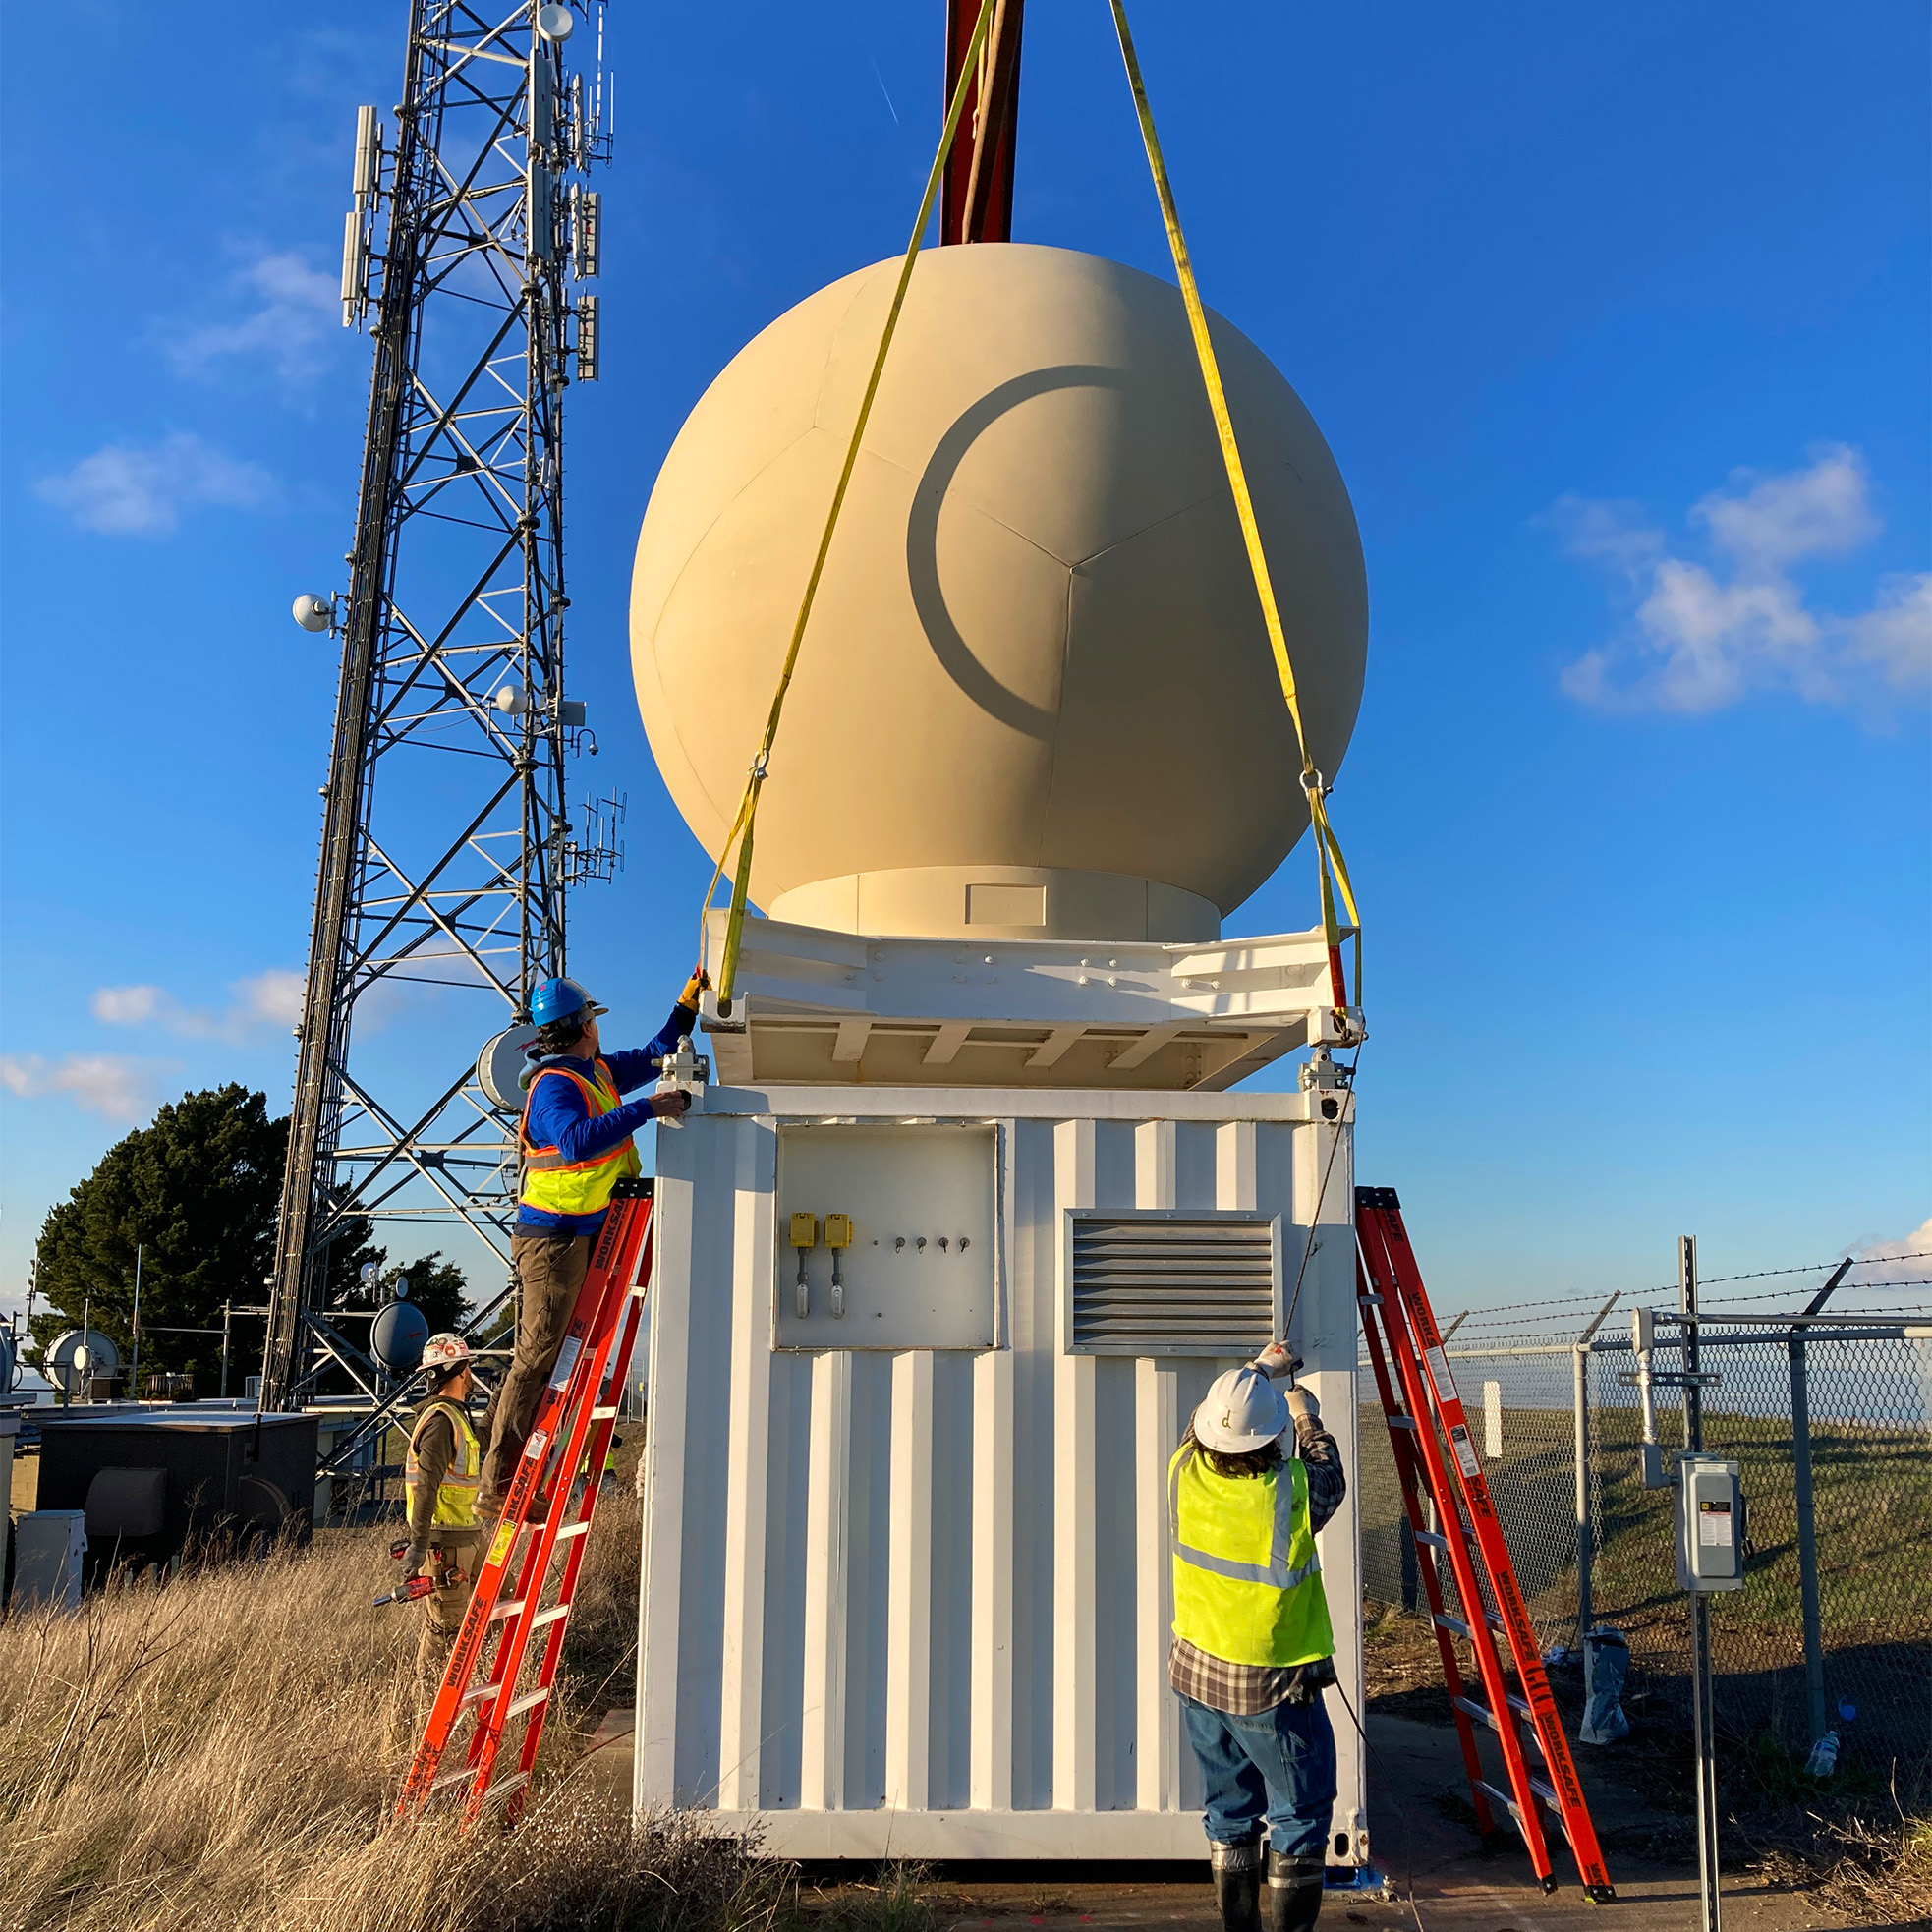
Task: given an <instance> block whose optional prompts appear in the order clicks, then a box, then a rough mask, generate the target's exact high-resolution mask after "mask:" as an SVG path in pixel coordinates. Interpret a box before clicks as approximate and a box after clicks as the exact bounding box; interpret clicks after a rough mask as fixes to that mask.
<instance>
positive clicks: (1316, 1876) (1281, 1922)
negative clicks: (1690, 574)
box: [1268, 1850, 1324, 1932]
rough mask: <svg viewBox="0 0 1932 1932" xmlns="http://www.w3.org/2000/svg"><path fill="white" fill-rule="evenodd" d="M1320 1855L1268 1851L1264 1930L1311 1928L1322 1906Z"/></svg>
mask: <svg viewBox="0 0 1932 1932" xmlns="http://www.w3.org/2000/svg"><path fill="white" fill-rule="evenodd" d="M1323 1877H1324V1868H1323V1863H1322V1860H1321V1859H1320V1858H1290V1857H1288V1856H1286V1855H1285V1854H1284V1853H1282V1852H1279V1851H1274V1850H1271V1851H1270V1852H1269V1854H1268V1932H1313V1927H1314V1924H1315V1920H1316V1918H1317V1917H1318V1916H1319V1915H1320V1913H1321V1909H1322V1883H1323Z"/></svg>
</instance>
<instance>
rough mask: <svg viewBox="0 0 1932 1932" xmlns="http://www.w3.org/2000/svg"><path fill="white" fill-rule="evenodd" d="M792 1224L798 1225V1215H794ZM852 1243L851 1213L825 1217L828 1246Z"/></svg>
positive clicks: (839, 1246) (847, 1245) (836, 1246)
mask: <svg viewBox="0 0 1932 1932" xmlns="http://www.w3.org/2000/svg"><path fill="white" fill-rule="evenodd" d="M792 1225H793V1226H794V1227H796V1226H797V1225H798V1217H797V1216H796V1215H794V1216H793V1217H792ZM851 1245H852V1217H851V1216H850V1215H827V1216H826V1217H825V1246H826V1247H828V1248H849V1247H850V1246H851Z"/></svg>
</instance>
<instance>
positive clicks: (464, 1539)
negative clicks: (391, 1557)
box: [416, 1525, 483, 1684]
mask: <svg viewBox="0 0 1932 1932" xmlns="http://www.w3.org/2000/svg"><path fill="white" fill-rule="evenodd" d="M429 1540H430V1542H431V1543H432V1544H433V1545H434V1546H435V1547H436V1548H437V1549H439V1550H440V1551H441V1552H442V1553H443V1554H442V1559H441V1561H440V1562H438V1561H437V1560H436V1559H435V1558H434V1557H433V1556H432V1557H431V1558H430V1560H429V1562H430V1566H431V1571H432V1573H433V1571H435V1570H440V1569H458V1570H461V1571H462V1572H463V1580H462V1582H460V1583H451V1584H449V1585H448V1586H447V1587H446V1588H444V1589H441V1590H438V1591H437V1592H436V1594H435V1595H434V1596H433V1597H425V1598H424V1599H423V1635H422V1637H421V1639H420V1640H419V1641H418V1643H417V1646H416V1674H417V1676H420V1677H422V1678H424V1679H425V1680H426V1682H428V1683H430V1684H436V1683H440V1682H441V1681H442V1676H443V1672H444V1671H445V1670H447V1669H448V1668H449V1653H450V1649H451V1646H452V1645H454V1643H455V1642H456V1633H457V1631H458V1630H460V1629H461V1628H462V1627H463V1613H464V1612H465V1611H466V1610H468V1609H469V1607H470V1590H471V1587H472V1586H473V1585H474V1584H475V1582H476V1580H477V1571H478V1570H479V1569H481V1568H482V1567H483V1529H482V1526H481V1525H479V1526H478V1527H477V1528H475V1529H450V1528H448V1527H446V1526H442V1525H438V1526H437V1527H436V1528H435V1529H433V1530H431V1531H430V1533H429Z"/></svg>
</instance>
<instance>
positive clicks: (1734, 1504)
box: [1677, 1453, 1744, 1592]
mask: <svg viewBox="0 0 1932 1932" xmlns="http://www.w3.org/2000/svg"><path fill="white" fill-rule="evenodd" d="M1743 1587H1744V1495H1743V1491H1742V1490H1741V1489H1739V1488H1738V1485H1737V1465H1736V1463H1734V1462H1727V1461H1726V1460H1725V1459H1724V1458H1723V1457H1722V1456H1716V1455H1692V1454H1687V1453H1686V1454H1684V1455H1680V1456H1679V1457H1678V1458H1677V1588H1678V1589H1680V1590H1691V1591H1697V1592H1702V1591H1710V1590H1741V1589H1742V1588H1743Z"/></svg>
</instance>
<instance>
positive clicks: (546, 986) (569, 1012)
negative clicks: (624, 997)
mask: <svg viewBox="0 0 1932 1932" xmlns="http://www.w3.org/2000/svg"><path fill="white" fill-rule="evenodd" d="M609 1010H610V1008H609V1007H608V1006H599V1005H598V1004H597V1002H596V1001H595V1000H594V999H593V998H592V997H591V995H590V994H588V993H586V992H585V991H584V989H583V988H582V987H581V986H579V985H578V984H577V982H576V981H575V980H539V981H538V983H537V991H536V992H535V993H533V994H531V995H530V1017H531V1022H532V1024H533V1025H536V1026H549V1025H551V1024H553V1023H554V1022H555V1021H557V1020H567V1019H570V1018H572V1017H573V1016H574V1015H577V1014H582V1015H583V1017H584V1018H585V1019H587V1020H594V1019H596V1018H597V1015H598V1014H599V1013H607V1012H609Z"/></svg>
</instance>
